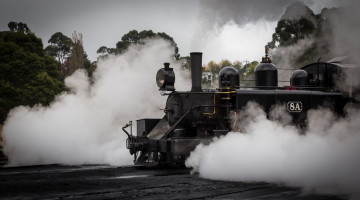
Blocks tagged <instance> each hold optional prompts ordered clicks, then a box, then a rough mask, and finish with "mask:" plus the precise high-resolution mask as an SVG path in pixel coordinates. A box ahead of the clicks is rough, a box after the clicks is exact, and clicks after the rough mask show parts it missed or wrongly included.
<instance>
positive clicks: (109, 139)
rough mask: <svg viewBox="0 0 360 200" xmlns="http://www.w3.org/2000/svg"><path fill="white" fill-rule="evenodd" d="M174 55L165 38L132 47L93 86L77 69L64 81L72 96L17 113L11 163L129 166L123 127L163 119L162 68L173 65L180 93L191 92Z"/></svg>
mask: <svg viewBox="0 0 360 200" xmlns="http://www.w3.org/2000/svg"><path fill="white" fill-rule="evenodd" d="M173 52H174V49H173V47H172V46H171V44H170V43H169V42H167V41H164V40H160V39H156V40H149V41H147V42H146V43H145V44H144V45H133V46H130V47H129V49H128V50H127V51H126V52H125V53H124V54H122V55H117V56H113V55H111V56H109V57H108V58H107V59H105V60H101V61H99V62H98V66H97V69H96V71H95V73H94V74H93V75H94V80H93V83H92V84H90V82H89V80H88V76H87V74H86V72H85V71H84V70H78V71H76V72H75V73H74V74H73V75H72V76H70V77H68V78H67V79H66V80H65V83H66V85H67V87H69V88H70V92H65V93H63V94H61V95H58V96H57V97H56V100H55V101H54V102H53V103H52V104H51V105H50V106H49V107H43V106H35V107H33V108H30V107H24V106H20V107H17V108H15V109H13V110H12V111H11V112H10V113H9V116H8V118H7V120H6V122H5V126H4V128H3V138H4V151H5V153H6V155H7V156H8V157H9V165H10V166H16V165H37V164H51V163H60V164H111V165H127V164H130V163H131V162H132V157H131V156H130V154H129V153H128V150H127V149H126V148H125V140H126V135H125V134H124V133H123V131H122V130H121V127H122V126H124V125H125V124H126V123H128V122H129V121H130V120H136V119H139V118H143V117H151V118H154V117H159V118H161V117H162V115H163V111H161V110H160V108H163V106H164V104H165V97H163V96H161V95H160V94H159V91H158V88H157V86H156V83H155V75H156V72H157V70H158V69H159V68H161V67H163V65H162V64H163V63H164V62H169V61H170V62H171V65H170V66H171V67H173V68H174V70H175V73H176V75H177V83H181V84H183V85H179V84H176V85H175V86H176V87H177V89H186V90H188V89H189V88H190V86H187V85H186V83H189V81H186V80H185V79H184V77H186V75H185V74H184V73H183V72H182V71H181V70H180V69H181V67H180V64H179V63H176V62H175V61H174V59H173V57H172V54H173ZM134 123H135V121H134ZM135 124H136V123H135ZM135 133H136V132H135Z"/></svg>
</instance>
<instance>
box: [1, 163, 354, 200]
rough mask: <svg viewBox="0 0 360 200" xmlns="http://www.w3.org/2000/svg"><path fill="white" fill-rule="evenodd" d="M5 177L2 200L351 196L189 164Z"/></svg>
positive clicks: (48, 169) (320, 199) (45, 169)
mask: <svg viewBox="0 0 360 200" xmlns="http://www.w3.org/2000/svg"><path fill="white" fill-rule="evenodd" d="M0 180H1V181H0V198H1V199H280V200H281V199H289V200H290V199H298V200H310V199H314V200H325V199H330V200H332V199H333V200H336V199H348V197H347V196H328V195H316V194H303V193H302V192H301V190H300V189H297V188H289V187H284V186H278V185H275V184H269V183H243V182H224V181H213V180H206V179H202V178H200V177H198V175H191V174H190V172H189V169H185V168H178V169H139V168H134V167H110V166H59V165H48V166H30V167H17V168H0Z"/></svg>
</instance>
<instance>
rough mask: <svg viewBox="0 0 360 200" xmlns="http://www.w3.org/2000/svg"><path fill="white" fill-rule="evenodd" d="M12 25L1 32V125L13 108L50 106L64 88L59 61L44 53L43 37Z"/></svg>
mask: <svg viewBox="0 0 360 200" xmlns="http://www.w3.org/2000/svg"><path fill="white" fill-rule="evenodd" d="M17 24H20V23H17ZM21 24H23V23H21ZM12 25H13V24H12ZM12 25H11V26H9V28H10V27H11V28H10V30H11V31H3V32H0V71H1V73H0V124H1V123H3V122H4V120H5V119H6V116H7V113H8V112H9V110H10V109H11V108H13V107H16V106H18V105H29V106H33V105H35V104H39V103H40V104H42V105H49V104H50V103H51V102H52V101H53V99H54V97H55V95H56V94H58V93H60V92H62V91H64V90H65V86H64V83H63V82H62V81H61V76H60V72H59V70H58V67H57V63H56V61H55V60H54V59H53V58H52V57H50V56H48V55H45V53H44V50H43V44H42V41H41V39H40V38H38V37H36V36H35V35H34V34H33V33H31V32H30V31H26V30H25V29H24V30H25V31H14V30H15V29H13V26H12ZM23 27H27V25H26V24H25V25H23ZM17 29H18V28H17ZM29 30H30V29H29Z"/></svg>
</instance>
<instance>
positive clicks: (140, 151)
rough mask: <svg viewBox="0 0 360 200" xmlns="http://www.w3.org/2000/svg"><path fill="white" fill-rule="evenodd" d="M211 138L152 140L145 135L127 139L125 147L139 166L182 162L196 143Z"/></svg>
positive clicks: (201, 142) (207, 140)
mask: <svg viewBox="0 0 360 200" xmlns="http://www.w3.org/2000/svg"><path fill="white" fill-rule="evenodd" d="M211 140H212V139H211V138H172V139H166V140H152V139H149V138H146V137H133V138H131V139H128V142H127V148H128V149H129V150H130V153H131V154H134V162H135V164H136V165H141V166H156V165H158V164H160V163H161V164H173V163H181V164H183V163H184V161H185V160H186V158H187V157H188V156H189V155H190V152H191V151H193V150H194V149H195V148H196V146H197V145H199V144H204V145H207V144H209V143H210V142H211Z"/></svg>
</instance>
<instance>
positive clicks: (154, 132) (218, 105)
mask: <svg viewBox="0 0 360 200" xmlns="http://www.w3.org/2000/svg"><path fill="white" fill-rule="evenodd" d="M190 60H191V75H192V87H191V90H190V91H176V90H175V88H174V83H175V73H174V71H173V69H172V68H170V64H169V63H164V68H162V69H160V70H159V71H158V72H157V75H156V83H157V85H158V86H159V88H160V90H161V91H166V92H167V93H166V95H168V98H167V101H166V105H165V109H164V112H165V115H164V117H163V118H161V119H148V118H147V119H139V120H137V121H136V123H137V124H136V125H137V132H136V135H133V134H132V133H131V132H130V133H129V132H128V131H127V130H126V128H127V127H129V126H132V123H131V122H130V123H129V124H127V125H126V126H124V127H123V130H124V132H125V133H126V134H127V136H128V139H127V144H126V146H127V148H128V149H129V151H130V154H131V155H134V163H135V165H138V166H158V165H162V164H170V165H173V164H183V163H184V161H185V159H186V158H187V157H188V156H189V154H190V152H191V151H193V150H194V149H195V147H196V146H197V145H198V144H200V143H203V144H208V143H210V142H211V140H212V138H214V137H218V136H221V135H225V134H227V133H228V132H229V131H231V130H234V129H235V127H233V125H232V123H230V116H231V115H233V114H234V113H238V112H239V111H240V110H242V109H243V108H244V107H245V106H246V105H247V104H248V103H249V102H256V103H258V104H259V105H261V106H262V107H263V109H264V110H265V112H269V111H270V109H271V108H272V107H273V106H274V105H280V106H284V107H286V110H287V112H288V113H289V114H290V115H291V116H292V123H293V124H294V125H296V126H299V127H301V126H304V125H305V121H306V112H307V111H308V110H310V109H313V108H317V107H319V106H324V105H325V103H326V105H331V107H332V109H334V110H335V111H336V112H338V113H341V112H342V110H343V107H344V106H345V105H346V104H347V103H348V102H349V100H350V97H351V95H350V94H347V93H342V92H340V91H336V89H335V87H334V82H335V79H336V75H337V74H338V73H339V71H340V70H341V69H340V67H339V66H337V65H334V64H331V63H320V62H318V63H313V64H310V65H307V66H305V67H302V68H301V69H298V70H296V71H295V72H294V73H293V74H292V76H291V78H290V86H285V87H279V86H278V71H277V68H276V67H275V65H273V64H272V62H271V60H270V58H269V57H268V55H267V51H266V55H265V57H264V58H263V59H262V62H261V63H260V64H259V65H258V66H257V67H256V68H255V71H254V72H255V87H252V88H243V87H240V75H239V72H238V71H237V70H236V69H235V68H233V67H225V68H223V69H222V70H221V71H220V72H219V87H218V88H217V89H207V90H204V89H202V86H201V76H202V53H199V52H194V53H191V54H190ZM349 96H350V97H349ZM236 128H238V127H236ZM235 131H236V130H235Z"/></svg>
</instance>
